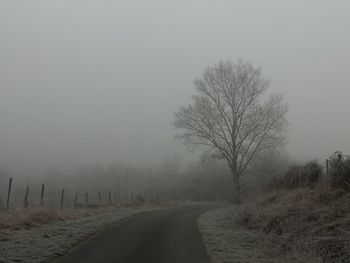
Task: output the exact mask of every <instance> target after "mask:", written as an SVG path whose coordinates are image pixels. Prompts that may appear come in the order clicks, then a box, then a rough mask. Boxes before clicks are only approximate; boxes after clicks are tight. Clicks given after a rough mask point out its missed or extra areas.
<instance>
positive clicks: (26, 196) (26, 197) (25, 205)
mask: <svg viewBox="0 0 350 263" xmlns="http://www.w3.org/2000/svg"><path fill="white" fill-rule="evenodd" d="M28 196H29V185H27V189H26V194H25V196H24V202H23V208H27V207H28V203H29V202H28Z"/></svg>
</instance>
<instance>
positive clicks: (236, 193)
mask: <svg viewBox="0 0 350 263" xmlns="http://www.w3.org/2000/svg"><path fill="white" fill-rule="evenodd" d="M232 179H233V203H235V204H239V203H240V202H241V186H240V184H239V175H238V173H237V172H236V171H232Z"/></svg>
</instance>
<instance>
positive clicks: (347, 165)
mask: <svg viewBox="0 0 350 263" xmlns="http://www.w3.org/2000/svg"><path fill="white" fill-rule="evenodd" d="M329 160H330V161H329V165H330V172H331V185H332V187H334V188H336V187H340V188H343V189H344V190H346V191H350V157H349V156H346V155H344V154H343V153H342V152H339V151H338V152H335V153H334V154H333V155H332V156H331V157H330V159H329Z"/></svg>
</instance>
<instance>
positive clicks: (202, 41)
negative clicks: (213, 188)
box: [0, 0, 350, 173]
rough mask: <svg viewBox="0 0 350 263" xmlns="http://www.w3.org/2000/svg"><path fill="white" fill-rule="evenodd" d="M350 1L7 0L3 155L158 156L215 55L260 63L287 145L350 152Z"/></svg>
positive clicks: (309, 151) (306, 151)
mask: <svg viewBox="0 0 350 263" xmlns="http://www.w3.org/2000/svg"><path fill="white" fill-rule="evenodd" d="M349 8H350V3H349V2H348V1H345V0H344V1H321V0H314V1H311V0H309V1H301V0H300V1H295V0H293V1H277V0H275V1H271V0H269V1H259V0H255V1H246V0H245V1H243V0H242V1H210V0H201V1H194V0H186V1H185V0H179V1H164V0H158V1H72V0H69V1H68V0H61V1H35V0H33V1H13V0H12V1H6V0H4V1H1V3H0V58H1V59H0V164H1V167H4V168H5V169H10V170H13V171H17V170H20V171H21V173H23V171H28V169H33V170H41V171H44V170H45V169H47V168H53V167H54V168H55V167H60V168H63V169H66V168H72V167H77V166H79V165H93V164H96V163H102V164H107V163H113V162H114V161H121V162H123V163H126V164H130V165H136V166H138V165H160V164H161V163H162V162H163V160H164V158H166V157H169V156H173V155H174V153H178V154H179V155H180V156H182V159H183V160H184V163H188V162H191V161H196V160H197V159H198V154H194V153H188V152H187V151H186V149H185V148H184V147H183V146H182V145H181V143H179V142H176V141H174V134H175V130H174V128H173V126H172V122H173V113H174V112H175V111H176V110H177V109H178V107H179V106H181V105H186V104H188V103H189V99H190V97H191V95H192V94H193V85H192V83H193V80H194V79H195V78H197V77H199V76H200V75H201V73H202V71H203V70H204V69H205V67H206V66H208V65H211V64H213V63H217V62H218V61H219V60H221V59H227V58H231V59H233V60H236V59H237V58H242V59H244V60H247V61H251V62H252V63H253V64H254V65H257V66H261V67H262V70H263V75H264V76H265V77H266V78H269V79H271V81H272V90H273V91H274V92H276V93H280V94H283V96H284V100H285V102H287V103H288V104H289V108H290V110H289V113H288V121H289V123H290V127H289V134H288V144H287V152H288V154H289V155H290V157H291V158H292V159H295V160H304V159H312V158H319V159H321V160H322V159H324V158H326V156H328V155H329V154H331V153H332V152H334V151H335V150H342V151H344V152H350V141H349V140H348V132H349V130H350V122H349V117H348V112H349V111H350V104H349V103H348V99H349V96H350V89H349V87H348V83H349V82H350V74H349V69H350V62H349V61H350V52H349V46H350V34H349V32H350V18H349V16H348V10H349Z"/></svg>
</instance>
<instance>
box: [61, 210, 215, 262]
mask: <svg viewBox="0 0 350 263" xmlns="http://www.w3.org/2000/svg"><path fill="white" fill-rule="evenodd" d="M211 208H213V206H211V205H195V206H187V207H180V208H171V209H166V210H162V211H156V212H150V213H144V214H138V215H134V216H131V217H129V218H128V219H127V220H124V221H123V222H120V223H119V224H118V225H117V226H115V227H113V228H111V229H109V230H108V231H105V232H104V233H102V234H100V235H98V236H96V237H94V238H93V239H91V240H89V241H87V242H85V243H83V244H82V245H80V246H78V247H77V248H76V249H74V250H73V251H72V252H71V253H70V254H68V255H67V256H65V257H63V258H62V259H60V260H58V261H57V262H59V263H73V262H74V263H79V262H84V263H107V262H108V263H113V262H116V263H196V262H198V263H209V262H210V260H209V257H208V255H207V254H206V250H205V247H204V245H203V243H202V239H201V235H200V233H199V230H198V228H197V223H196V220H197V218H198V216H199V215H200V214H201V213H203V212H205V211H207V210H209V209H211Z"/></svg>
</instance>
